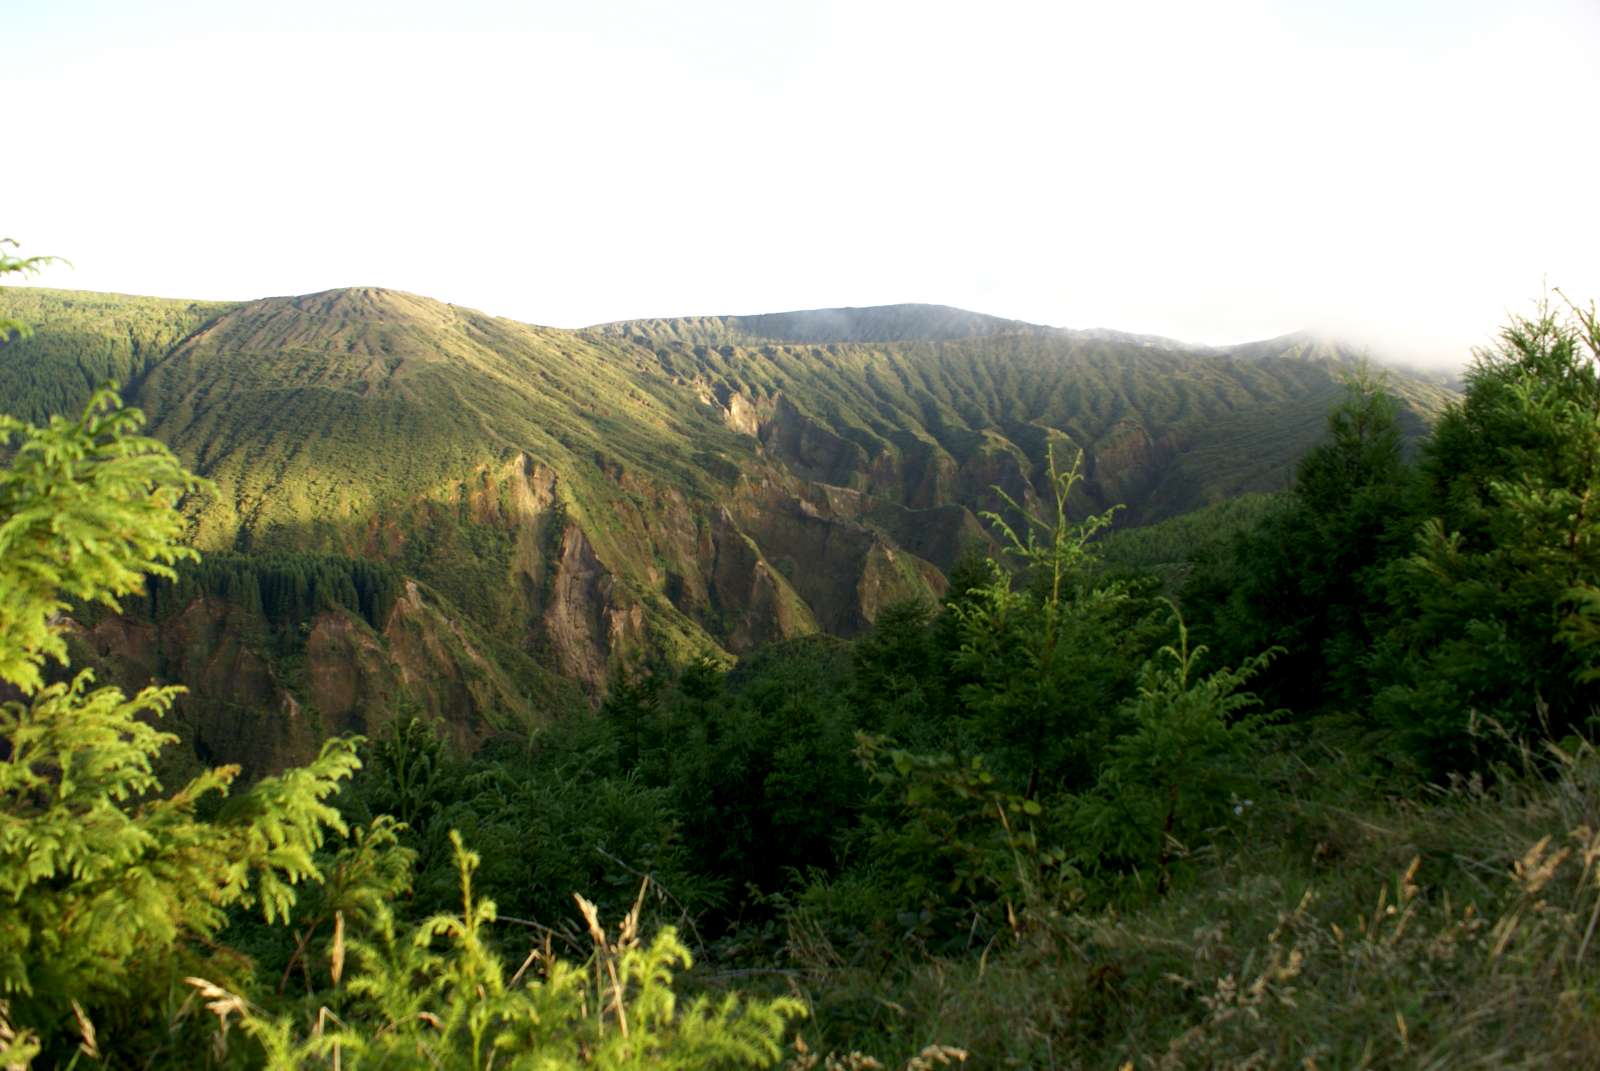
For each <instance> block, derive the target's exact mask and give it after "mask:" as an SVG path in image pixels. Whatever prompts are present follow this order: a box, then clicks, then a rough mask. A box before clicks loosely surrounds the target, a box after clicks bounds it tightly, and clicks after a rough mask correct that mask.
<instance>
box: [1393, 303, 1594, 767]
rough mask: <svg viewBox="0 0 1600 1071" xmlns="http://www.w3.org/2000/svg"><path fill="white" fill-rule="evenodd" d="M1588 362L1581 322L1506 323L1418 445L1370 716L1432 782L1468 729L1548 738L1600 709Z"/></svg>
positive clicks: (1560, 318)
mask: <svg viewBox="0 0 1600 1071" xmlns="http://www.w3.org/2000/svg"><path fill="white" fill-rule="evenodd" d="M1597 361H1600V325H1597V323H1596V319H1595V314H1594V312H1593V310H1592V309H1591V310H1587V311H1585V310H1581V309H1570V310H1568V311H1567V312H1566V314H1564V315H1563V314H1560V313H1558V312H1557V311H1556V310H1554V309H1552V308H1550V307H1549V306H1544V307H1542V308H1541V309H1540V310H1539V311H1538V312H1537V314H1536V315H1535V316H1533V317H1517V318H1514V319H1513V320H1512V322H1511V323H1510V324H1509V325H1508V326H1507V327H1506V328H1505V329H1504V330H1503V331H1502V333H1501V337H1500V344H1499V346H1498V347H1497V348H1495V349H1492V350H1485V351H1482V352H1480V353H1479V354H1478V357H1477V360H1476V361H1475V363H1474V364H1473V367H1472V368H1471V370H1470V371H1469V372H1468V373H1467V394H1466V397H1465V399H1464V400H1463V402H1462V403H1461V404H1460V405H1459V406H1455V407H1453V408H1451V409H1450V410H1448V411H1447V412H1446V413H1445V415H1444V417H1443V418H1442V419H1441V421H1440V424H1439V428H1438V431H1437V432H1436V434H1435V436H1434V438H1433V439H1432V440H1430V442H1429V443H1428V444H1427V446H1426V448H1425V452H1424V456H1423V461H1422V476H1423V485H1424V491H1423V494H1424V508H1423V514H1424V516H1425V517H1426V518H1427V520H1426V521H1425V523H1424V524H1423V525H1422V528H1421V531H1420V534H1419V537H1418V540H1417V545H1416V550H1415V552H1414V553H1413V554H1412V555H1411V556H1410V557H1409V558H1407V559H1406V560H1405V562H1403V563H1401V565H1400V566H1398V567H1397V569H1396V575H1397V584H1398V586H1399V589H1400V590H1399V592H1398V594H1397V601H1398V603H1399V606H1400V609H1401V614H1402V616H1401V618H1400V620H1399V621H1398V622H1397V623H1396V625H1395V627H1394V630H1393V632H1392V634H1391V636H1390V645H1391V646H1390V648H1389V649H1388V650H1387V651H1386V657H1387V662H1386V665H1387V667H1388V669H1389V672H1390V673H1391V674H1392V679H1393V683H1391V684H1390V686H1389V687H1388V688H1387V689H1386V690H1385V691H1384V693H1383V694H1382V695H1381V696H1380V698H1379V703H1378V710H1379V712H1380V715H1382V716H1384V717H1386V718H1387V719H1389V721H1390V723H1391V724H1392V725H1394V726H1395V727H1396V728H1397V729H1398V730H1399V732H1400V733H1401V734H1402V736H1403V737H1404V738H1405V739H1406V740H1407V741H1409V742H1410V744H1411V745H1412V747H1413V748H1414V749H1416V750H1417V751H1418V753H1419V754H1420V756H1421V757H1422V758H1423V759H1424V761H1425V762H1427V763H1428V764H1429V765H1430V766H1431V767H1432V768H1433V769H1436V770H1437V769H1447V768H1449V767H1450V766H1452V765H1462V764H1470V762H1471V761H1472V759H1471V755H1470V750H1471V749H1470V747H1469V737H1468V734H1467V731H1466V730H1467V727H1468V725H1469V724H1470V723H1471V721H1472V720H1473V719H1474V718H1488V719H1492V720H1494V721H1496V722H1498V723H1500V724H1501V725H1502V726H1505V727H1506V728H1507V730H1509V731H1510V732H1511V733H1512V734H1513V735H1514V736H1517V737H1521V736H1523V735H1526V734H1537V735H1551V736H1555V737H1561V736H1564V735H1566V734H1568V733H1572V732H1575V731H1578V730H1581V729H1583V728H1584V727H1585V726H1586V725H1587V724H1588V723H1589V721H1590V719H1591V718H1592V717H1593V714H1594V711H1595V708H1596V703H1597V702H1600V691H1597V690H1596V687H1595V684H1594V679H1595V675H1594V673H1593V669H1594V665H1595V662H1594V653H1595V648H1594V646H1593V644H1592V642H1591V640H1590V637H1591V636H1592V635H1593V631H1592V630H1593V624H1592V623H1593V621H1594V618H1593V616H1592V615H1593V609H1592V608H1593V607H1594V606H1595V605H1596V603H1595V596H1594V592H1595V590H1596V589H1595V584H1596V578H1597V577H1600V539H1597V535H1600V520H1597V516H1596V502H1597V501H1600V497H1597V496H1600V366H1597Z"/></svg>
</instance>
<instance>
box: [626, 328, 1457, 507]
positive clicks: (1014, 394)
mask: <svg viewBox="0 0 1600 1071" xmlns="http://www.w3.org/2000/svg"><path fill="white" fill-rule="evenodd" d="M902 308H903V307H893V309H891V310H876V309H859V310H858V309H835V310H822V311H820V312H817V313H794V314H787V315H786V316H784V317H781V318H779V317H755V318H749V317H747V318H732V317H730V318H722V319H709V318H700V319H696V320H690V321H638V322H633V323H621V324H610V325H605V326H604V327H602V328H597V329H595V330H596V331H598V332H600V333H603V334H608V335H613V336H615V337H619V338H625V339H628V340H631V341H632V342H633V343H634V344H635V345H636V346H637V347H638V348H640V349H645V350H649V351H650V352H652V353H653V354H654V355H655V359H656V360H657V362H658V363H659V364H660V367H661V368H662V369H663V370H664V371H665V372H667V373H668V374H669V375H672V376H674V377H676V378H678V379H680V380H682V381H684V382H685V383H689V384H693V385H695V386H696V387H697V389H699V390H701V391H702V392H703V393H704V394H706V395H708V396H710V397H713V398H715V399H716V400H717V401H718V402H719V404H721V405H722V406H723V407H724V408H725V410H726V411H727V414H728V419H729V420H730V422H738V423H742V424H744V425H745V426H746V427H752V428H755V429H756V430H755V432H754V433H755V434H756V435H758V436H759V437H760V439H761V440H762V442H763V443H764V444H765V445H766V446H767V447H768V448H769V449H771V450H772V451H773V452H775V453H776V454H777V455H779V456H781V457H782V458H783V460H784V461H785V462H786V463H788V464H789V465H791V466H792V467H793V468H794V469H795V470H796V471H799V472H801V473H803V474H805V475H807V476H810V477H812V478H815V479H818V480H823V481H826V482H830V483H837V484H843V485H847V486H851V487H855V488H859V489H861V490H864V491H867V492H869V493H871V494H874V495H876V496H880V497H884V498H887V499H890V500H893V501H896V502H900V503H903V504H905V505H908V506H913V507H927V506H931V505H935V504H938V503H941V502H951V501H955V502H961V503H963V504H965V505H969V506H974V505H979V504H993V500H992V499H991V498H990V497H989V494H988V488H989V486H990V485H991V484H999V485H1001V486H1003V487H1005V488H1006V490H1007V491H1008V493H1012V494H1013V495H1020V494H1025V493H1029V492H1031V491H1032V490H1033V489H1034V488H1036V487H1042V483H1041V480H1040V477H1041V475H1042V470H1043V467H1044V462H1045V453H1046V444H1047V443H1049V442H1051V441H1055V442H1057V443H1058V444H1059V445H1060V447H1061V448H1063V449H1064V450H1065V451H1066V452H1067V453H1069V454H1070V453H1074V452H1075V451H1076V449H1079V448H1081V449H1083V450H1084V451H1085V452H1086V461H1087V465H1088V470H1089V472H1090V476H1091V480H1090V488H1091V492H1092V499H1093V501H1094V502H1095V504H1099V505H1110V504H1114V503H1117V502H1123V503H1126V504H1127V506H1128V509H1129V514H1130V517H1131V518H1133V519H1137V520H1155V519H1159V518H1161V517H1164V516H1171V515H1173V514H1176V513H1180V512H1183V511H1184V510H1187V509H1192V508H1195V507H1198V506H1201V505H1205V504H1208V503H1210V502H1214V501H1219V500H1221V499H1222V498H1225V497H1228V496H1231V495H1234V494H1239V493H1243V492H1247V491H1258V490H1274V489H1278V488H1281V487H1282V486H1283V484H1284V482H1285V480H1286V478H1287V474H1288V472H1289V470H1290V469H1291V467H1292V465H1293V462H1294V460H1295V458H1297V457H1298V456H1299V455H1300V454H1301V453H1302V452H1304V450H1305V449H1306V448H1307V447H1309V446H1310V445H1311V444H1312V443H1313V442H1314V441H1316V439H1317V438H1318V437H1319V436H1320V435H1321V434H1322V431H1323V418H1324V416H1325V414H1326V413H1327V411H1328V409H1329V408H1330V407H1331V405H1332V404H1334V402H1335V401H1336V400H1337V399H1338V397H1339V396H1340V394H1341V393H1342V390H1343V387H1342V377H1343V376H1345V375H1346V374H1348V372H1349V371H1350V369H1351V368H1352V367H1353V365H1354V363H1355V360H1356V356H1355V355H1354V354H1353V353H1350V352H1347V351H1345V350H1342V349H1340V348H1338V347H1337V346H1332V345H1329V344H1326V343H1319V342H1316V341H1314V340H1311V339H1308V338H1306V337H1304V336H1298V335H1297V336H1289V337H1286V338H1283V339H1277V340H1272V341H1269V342H1263V343H1255V344H1252V345H1251V346H1248V347H1240V348H1239V349H1238V350H1237V351H1230V350H1222V349H1213V348H1205V347H1183V346H1180V345H1178V344H1176V343H1169V342H1165V341H1164V340H1151V339H1146V338H1140V337H1135V336H1126V335H1118V334H1116V333H1114V332H1100V331H1097V332H1073V331H1066V330H1059V329H1052V328H1044V327H1037V326H1033V325H1017V324H1015V323H1014V322H1012V321H999V320H992V321H989V322H990V326H991V327H992V328H993V333H990V334H987V335H982V336H974V337H960V338H937V337H933V338H929V337H913V338H910V339H908V340H902V341H874V342H868V343H857V342H852V341H849V340H850V339H852V338H856V337H859V336H861V335H864V334H866V335H872V334H877V333H880V332H881V331H882V330H885V329H886V328H887V327H888V326H892V325H900V326H901V327H902V329H903V330H904V331H905V332H906V333H908V334H911V333H914V332H913V328H914V324H909V323H907V322H906V317H905V315H904V314H903V312H902V311H900V310H901V309H902ZM947 311H950V310H939V313H940V315H942V314H943V313H945V312H947ZM774 320H781V328H782V334H783V336H784V337H785V338H786V339H789V340H790V341H782V342H780V341H777V340H773V341H768V342H763V341H761V340H760V339H755V338H752V337H751V336H750V326H751V325H752V324H754V323H759V322H763V321H774ZM940 322H941V321H940V320H939V319H938V318H937V317H936V318H935V320H934V322H933V323H932V325H931V326H930V329H929V330H928V331H925V332H923V334H924V335H925V336H927V335H934V336H936V335H938V334H939V333H940V331H941V328H940V326H939V324H940ZM808 324H809V325H810V330H809V331H808V330H807V325H808ZM719 331H720V334H719V333H718V332H719ZM808 333H809V334H810V336H811V339H810V341H809V342H802V341H794V340H795V339H797V338H803V337H804V336H806V335H807V334H808ZM688 339H695V340H696V341H689V340H688ZM1393 387H1394V389H1395V390H1396V392H1397V393H1398V394H1399V395H1400V396H1401V398H1402V400H1403V402H1404V404H1405V406H1406V407H1407V410H1408V412H1409V413H1410V414H1411V416H1410V418H1409V420H1410V423H1411V426H1412V427H1413V428H1414V429H1415V430H1416V431H1419V432H1420V430H1421V429H1422V427H1423V426H1424V425H1425V422H1426V421H1427V420H1428V419H1430V418H1431V415H1432V414H1433V413H1436V412H1437V411H1438V410H1439V409H1440V408H1441V407H1442V406H1443V405H1444V404H1445V402H1446V401H1447V400H1448V398H1449V396H1450V395H1449V393H1448V392H1447V391H1445V390H1444V389H1442V388H1440V387H1438V386H1436V385H1433V384H1430V383H1427V382H1424V381H1421V380H1416V379H1412V378H1408V377H1404V376H1396V377H1395V378H1394V382H1393Z"/></svg>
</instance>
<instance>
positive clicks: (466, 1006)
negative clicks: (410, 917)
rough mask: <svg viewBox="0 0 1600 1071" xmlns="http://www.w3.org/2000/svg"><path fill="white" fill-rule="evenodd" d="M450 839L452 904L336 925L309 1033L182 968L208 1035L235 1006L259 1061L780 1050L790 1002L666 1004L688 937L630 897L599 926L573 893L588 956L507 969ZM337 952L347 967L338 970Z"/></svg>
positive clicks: (556, 1061)
mask: <svg viewBox="0 0 1600 1071" xmlns="http://www.w3.org/2000/svg"><path fill="white" fill-rule="evenodd" d="M451 843H452V845H453V846H454V849H455V861H456V865H457V868H458V873H459V878H460V894H461V913H460V914H459V915H443V914H442V915H435V916H433V917H432V918H429V919H427V920H425V921H424V922H422V923H421V924H420V925H419V926H417V927H416V928H415V929H414V930H412V931H411V932H409V933H403V932H401V931H400V930H399V928H398V927H397V926H396V924H395V920H394V917H393V914H392V913H391V912H390V911H389V910H388V908H387V907H386V906H385V905H383V904H382V903H378V904H376V905H374V912H373V914H374V919H373V925H372V929H371V936H370V937H369V938H348V939H346V940H345V943H344V945H343V947H342V948H338V947H336V949H335V951H333V953H332V955H331V962H332V964H333V967H332V972H331V974H332V980H333V983H334V985H335V987H339V986H340V985H341V983H342V984H343V988H342V989H341V990H339V991H338V992H336V993H335V994H333V1000H334V1004H335V1007H328V1006H324V1007H323V1008H322V1009H321V1010H320V1011H319V1013H318V1014H317V1016H316V1020H315V1023H314V1025H313V1028H312V1029H311V1031H310V1032H309V1036H303V1032H302V1029H301V1026H300V1024H298V1023H297V1022H296V1021H295V1020H294V1019H293V1018H291V1017H288V1016H273V1015H271V1014H270V1013H268V1012H265V1011H264V1010H262V1009H260V1008H257V1007H255V1006H253V1005H252V1004H250V1003H249V1002H248V1001H246V1000H245V999H244V998H242V997H239V996H236V995H234V994H232V993H230V992H228V991H227V990H225V989H223V988H222V987H220V986H217V985H215V984H213V983H211V982H207V981H204V980H201V979H193V980H192V984H194V986H195V987H196V989H197V990H198V992H199V993H200V995H201V996H202V997H204V998H205V999H206V1000H207V1001H208V1007H209V1008H210V1009H211V1010H212V1012H213V1013H214V1014H216V1015H217V1017H218V1019H219V1020H220V1022H221V1032H220V1034H219V1037H221V1038H225V1037H226V1033H227V1029H228V1027H229V1026H230V1025H231V1024H232V1023H233V1022H234V1020H235V1019H237V1022H238V1025H239V1026H240V1028H241V1029H242V1030H243V1032H244V1033H245V1034H246V1035H248V1036H249V1037H250V1038H252V1039H253V1040H254V1041H256V1042H257V1043H258V1044H259V1045H260V1046H261V1048H262V1050H263V1051H264V1053H265V1065H264V1066H265V1067H266V1068H267V1069H268V1071H291V1069H300V1068H309V1067H324V1066H335V1067H343V1068H350V1069H352V1071H359V1069H360V1068H375V1067H391V1066H396V1065H397V1063H398V1064H403V1065H411V1064H419V1065H421V1066H428V1067H436V1068H447V1069H457V1068H459V1069H463V1071H465V1069H471V1071H480V1069H482V1071H487V1069H488V1068H491V1067H499V1068H505V1069H512V1071H514V1069H517V1068H529V1069H533V1068H538V1069H552V1071H553V1069H558V1068H600V1069H608V1068H609V1069H618V1071H621V1069H625V1068H647V1067H648V1068H657V1067H664V1068H686V1069H687V1068H732V1067H769V1066H771V1065H773V1064H775V1063H776V1062H777V1061H778V1059H779V1058H780V1057H781V1055H782V1049H781V1043H782V1039H783V1034H784V1031H785V1029H786V1027H787V1025H788V1023H789V1022H790V1021H791V1020H793V1019H796V1018H799V1017H800V1016H801V1015H803V1014H804V1011H805V1007H804V1005H803V1004H801V1003H800V1002H799V1001H797V1000H794V999H792V998H786V997H780V998H776V999H773V1000H754V999H741V998H739V997H738V996H735V995H731V994H730V995H728V996H726V997H723V998H721V999H713V998H711V997H709V996H701V997H697V998H695V999H693V1000H691V1001H689V1002H687V1003H686V1004H680V1003H679V1000H678V996H677V994H676V993H675V992H674V990H673V973H674V971H675V970H678V969H684V968H687V967H688V966H689V965H690V957H689V953H688V950H687V949H686V948H684V946H683V945H682V944H681V943H680V942H679V941H678V940H677V938H676V935H675V934H674V932H673V931H672V930H671V929H666V930H663V931H661V932H660V933H658V934H657V935H656V936H655V937H654V939H652V940H651V941H650V942H649V943H648V944H646V943H643V942H642V941H641V940H640V938H639V931H638V923H639V904H638V902H636V903H635V906H634V909H633V911H632V912H630V914H629V915H628V916H627V917H626V918H625V919H624V920H623V923H622V925H621V927H620V928H619V930H618V932H617V934H616V935H615V936H614V937H613V936H610V935H608V934H607V933H606V932H605V930H604V929H602V927H601V926H600V922H599V916H598V913H597V911H596V910H595V908H594V906H593V905H592V904H589V903H588V902H587V901H585V900H583V898H582V897H578V898H577V899H578V904H579V907H580V908H581V909H582V911H583V913H584V916H585V918H586V921H587V923H588V926H589V932H590V936H591V938H592V940H593V941H594V948H595V951H594V956H593V958H592V959H591V961H590V963H589V964H587V965H575V964H573V963H570V962H568V961H565V960H562V959H559V958H557V957H555V956H554V955H552V954H551V953H550V951H549V949H548V948H546V949H544V950H543V951H542V952H541V951H540V950H539V949H538V948H535V950H534V951H533V952H532V953H530V954H529V955H528V957H527V959H526V960H525V961H524V962H523V964H522V966H521V967H520V968H519V969H518V970H516V971H515V972H514V973H512V974H511V975H510V976H509V977H508V976H507V970H506V965H505V963H504V961H502V959H501V958H500V956H499V955H498V954H497V953H496V952H495V951H494V948H493V946H492V943H491V939H490V934H489V930H490V927H491V924H492V923H493V922H494V921H495V918H496V909H495V904H494V902H493V901H490V900H484V899H482V898H480V897H477V896H475V895H474V890H473V881H472V879H473V874H474V872H475V871H476V869H477V867H478V862H479V860H478V857H477V855H476V854H475V853H473V852H469V851H467V850H466V848H465V847H464V846H463V845H462V842H461V838H460V837H459V836H458V835H454V834H452V836H451ZM335 940H336V941H338V940H339V938H338V937H336V938H335ZM346 956H348V958H349V962H350V963H351V964H352V970H351V972H350V976H349V978H348V981H343V980H342V977H341V976H342V972H343V965H344V963H345V962H346V960H345V957H346ZM530 968H531V970H530ZM297 1034H300V1035H302V1036H299V1037H297Z"/></svg>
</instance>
